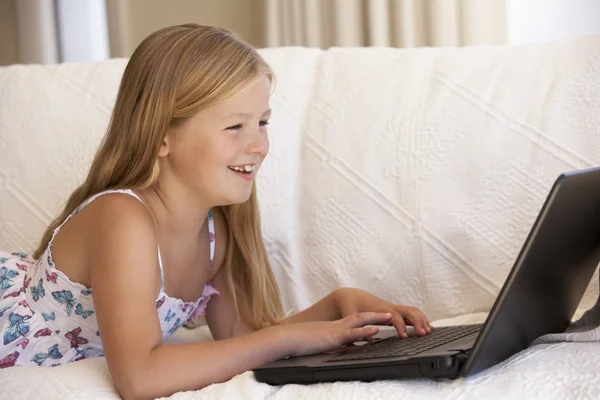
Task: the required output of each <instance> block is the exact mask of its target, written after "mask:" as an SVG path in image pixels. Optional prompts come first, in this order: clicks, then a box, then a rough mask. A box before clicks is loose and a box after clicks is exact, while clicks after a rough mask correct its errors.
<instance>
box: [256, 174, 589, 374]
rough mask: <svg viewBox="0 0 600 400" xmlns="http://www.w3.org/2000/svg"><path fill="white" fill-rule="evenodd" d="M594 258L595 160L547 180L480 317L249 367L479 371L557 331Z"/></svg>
mask: <svg viewBox="0 0 600 400" xmlns="http://www.w3.org/2000/svg"><path fill="white" fill-rule="evenodd" d="M599 262H600V168H593V169H588V170H582V171H574V172H568V173H564V174H561V175H560V176H559V177H558V178H557V180H556V182H555V183H554V185H553V187H552V189H551V191H550V193H549V195H548V197H547V199H546V201H545V203H544V205H543V207H542V209H541V211H540V213H539V215H538V216H537V219H536V221H535V223H534V225H533V228H532V229H531V231H530V233H529V235H528V237H527V239H526V241H525V244H524V245H523V248H522V249H521V251H520V253H519V255H518V257H517V259H516V261H515V264H514V266H513V268H512V270H511V271H510V273H509V275H508V278H507V279H506V281H505V283H504V285H503V287H502V289H501V290H500V293H499V295H498V297H497V298H496V301H495V303H494V305H493V307H492V309H491V311H490V313H489V315H488V317H487V319H486V321H485V323H484V324H483V325H461V326H452V327H437V328H435V329H434V331H433V332H432V333H431V334H429V335H427V336H422V337H418V336H415V335H414V333H413V334H412V335H410V336H409V337H408V338H407V339H401V338H399V337H398V335H397V334H396V332H395V331H394V330H390V329H388V330H387V337H386V334H383V335H379V334H378V336H379V337H377V338H376V340H375V341H374V342H371V343H366V342H355V343H354V344H353V345H350V346H344V347H341V348H339V349H335V350H333V351H329V352H326V353H321V354H316V355H311V356H303V357H293V358H286V359H283V360H278V361H274V362H271V363H268V364H266V365H263V366H261V367H259V368H255V369H254V370H253V371H254V374H255V377H256V379H257V380H258V381H260V382H266V383H269V384H272V385H282V384H287V383H315V382H332V381H347V380H360V381H373V380H383V379H399V378H416V377H427V378H432V379H444V378H449V379H455V378H458V377H467V376H471V375H474V374H476V373H478V372H480V371H483V370H485V369H487V368H489V367H491V366H493V365H495V364H497V363H499V362H501V361H503V360H505V359H507V358H509V357H510V356H512V355H513V354H515V353H517V352H519V351H521V350H523V349H525V348H526V347H528V346H529V345H530V344H531V342H532V341H533V340H534V339H536V338H537V337H539V336H541V335H545V334H547V333H559V332H564V331H565V330H566V329H567V328H568V326H569V323H570V321H571V318H573V314H574V313H575V310H576V308H577V306H578V305H579V302H580V301H581V298H582V297H583V294H584V292H585V290H586V288H587V286H588V284H589V282H590V280H591V278H592V275H593V273H594V271H595V269H596V267H597V266H598V263H599Z"/></svg>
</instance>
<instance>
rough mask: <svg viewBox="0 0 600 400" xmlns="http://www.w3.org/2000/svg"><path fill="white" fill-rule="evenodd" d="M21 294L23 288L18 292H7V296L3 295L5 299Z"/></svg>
mask: <svg viewBox="0 0 600 400" xmlns="http://www.w3.org/2000/svg"><path fill="white" fill-rule="evenodd" d="M20 294H21V289H19V290H17V291H16V292H11V293H9V294H7V295H6V296H4V297H3V299H8V298H9V297H18V296H19V295H20Z"/></svg>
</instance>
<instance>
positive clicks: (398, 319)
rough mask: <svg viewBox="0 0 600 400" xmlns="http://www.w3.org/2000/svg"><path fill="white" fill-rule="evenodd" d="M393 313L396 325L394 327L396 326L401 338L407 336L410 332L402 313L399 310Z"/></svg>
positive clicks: (393, 320) (393, 322)
mask: <svg viewBox="0 0 600 400" xmlns="http://www.w3.org/2000/svg"><path fill="white" fill-rule="evenodd" d="M393 315H394V317H393V318H392V325H394V328H396V331H397V332H398V336H400V337H401V338H407V337H408V333H407V332H406V324H405V323H404V318H403V317H402V314H400V313H399V312H398V311H394V313H393Z"/></svg>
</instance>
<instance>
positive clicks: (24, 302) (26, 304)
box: [17, 300, 34, 314]
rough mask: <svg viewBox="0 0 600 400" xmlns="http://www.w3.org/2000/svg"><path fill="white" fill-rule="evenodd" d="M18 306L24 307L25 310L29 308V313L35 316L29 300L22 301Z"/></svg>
mask: <svg viewBox="0 0 600 400" xmlns="http://www.w3.org/2000/svg"><path fill="white" fill-rule="evenodd" d="M17 304H19V305H20V306H23V307H25V308H29V311H31V313H32V314H34V312H33V310H32V309H31V307H29V304H28V303H27V300H21V301H20V302H18V303H17Z"/></svg>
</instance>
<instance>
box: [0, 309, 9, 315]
mask: <svg viewBox="0 0 600 400" xmlns="http://www.w3.org/2000/svg"><path fill="white" fill-rule="evenodd" d="M8 309H10V307H5V308H3V309H1V310H0V317H1V316H3V315H4V313H5V312H6V311H8Z"/></svg>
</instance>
